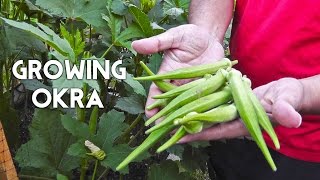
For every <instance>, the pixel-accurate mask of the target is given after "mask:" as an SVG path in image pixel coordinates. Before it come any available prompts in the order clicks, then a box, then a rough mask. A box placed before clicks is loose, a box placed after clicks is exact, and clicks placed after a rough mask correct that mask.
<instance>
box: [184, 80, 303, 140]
mask: <svg viewBox="0 0 320 180" xmlns="http://www.w3.org/2000/svg"><path fill="white" fill-rule="evenodd" d="M254 92H255V94H256V95H257V97H258V99H259V100H260V102H261V104H262V105H263V107H264V108H265V110H266V112H267V113H270V114H271V118H272V121H273V122H275V123H276V124H280V125H282V126H285V127H288V128H298V127H299V126H300V125H301V123H302V117H301V115H300V114H299V113H298V112H299V110H301V106H302V102H304V101H303V97H304V92H303V85H302V83H301V82H300V81H299V80H297V79H294V78H283V79H280V80H278V81H273V82H271V83H269V84H266V85H264V86H260V87H258V88H256V89H254ZM245 135H249V133H248V131H247V129H246V127H245V126H244V124H243V123H242V122H241V120H235V121H231V122H228V123H221V124H218V125H216V126H213V127H211V128H208V129H205V130H204V131H202V132H200V133H198V134H193V135H187V136H185V137H184V138H182V139H181V140H180V142H179V143H186V142H192V141H199V140H206V141H209V140H218V139H230V138H236V137H240V136H245Z"/></svg>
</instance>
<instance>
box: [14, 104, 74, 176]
mask: <svg viewBox="0 0 320 180" xmlns="http://www.w3.org/2000/svg"><path fill="white" fill-rule="evenodd" d="M29 130H30V134H31V140H30V141H29V142H28V143H26V144H24V145H22V146H21V148H20V149H19V150H18V152H17V154H16V157H15V159H16V160H17V162H18V163H19V166H20V167H21V168H36V169H41V170H45V171H46V172H47V174H50V177H55V176H56V174H57V173H68V172H70V171H71V170H72V169H74V168H76V167H77V166H78V163H79V159H78V158H75V157H72V156H69V155H68V154H67V151H68V148H69V147H70V145H71V144H73V143H74V142H75V138H74V137H73V136H72V135H71V134H70V133H68V132H67V131H66V130H65V129H64V128H63V126H62V124H61V121H60V112H59V111H56V110H48V109H41V110H39V109H37V110H36V111H35V114H34V118H33V121H32V124H31V126H30V128H29ZM34 173H37V172H34Z"/></svg>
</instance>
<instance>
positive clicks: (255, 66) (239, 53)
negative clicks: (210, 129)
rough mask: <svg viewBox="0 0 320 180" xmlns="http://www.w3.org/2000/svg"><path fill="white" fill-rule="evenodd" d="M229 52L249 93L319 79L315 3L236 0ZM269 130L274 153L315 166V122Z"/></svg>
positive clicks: (318, 128)
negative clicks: (277, 145)
mask: <svg viewBox="0 0 320 180" xmlns="http://www.w3.org/2000/svg"><path fill="white" fill-rule="evenodd" d="M230 50H231V55H232V58H233V59H238V60H239V64H238V65H237V67H236V68H237V69H239V70H240V71H241V72H242V73H243V74H246V75H247V76H248V77H249V78H250V79H251V80H252V83H253V86H254V87H257V86H260V85H263V84H266V83H269V82H271V81H274V80H278V79H280V78H284V77H294V78H306V77H310V76H314V75H317V74H320V1H319V0H304V1H301V0H237V6H236V11H235V17H234V26H233V31H232V37H231V43H230ZM319 83H320V82H319ZM319 93H320V92H319ZM275 130H276V133H277V135H278V137H279V141H280V144H281V149H280V153H282V154H284V155H287V156H289V157H292V158H295V159H300V160H305V161H310V162H320V116H303V120H302V124H301V127H299V128H297V129H296V128H292V129H290V128H285V127H281V126H278V127H276V128H275ZM264 135H265V134H264ZM265 139H266V142H267V144H268V145H269V147H271V148H274V147H273V144H272V142H271V140H270V138H269V137H268V136H266V135H265Z"/></svg>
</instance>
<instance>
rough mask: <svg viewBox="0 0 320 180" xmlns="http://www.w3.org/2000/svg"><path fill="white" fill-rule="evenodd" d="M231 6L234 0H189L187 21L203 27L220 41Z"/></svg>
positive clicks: (229, 17)
mask: <svg viewBox="0 0 320 180" xmlns="http://www.w3.org/2000/svg"><path fill="white" fill-rule="evenodd" d="M233 7H234V0H191V4H190V10H189V23H190V24H195V25H198V26H200V27H203V28H204V29H206V30H208V31H209V32H210V33H211V34H212V35H214V36H215V37H216V38H218V40H219V41H220V42H222V41H223V38H224V35H225V32H226V30H227V28H228V26H229V24H230V21H231V19H232V15H233Z"/></svg>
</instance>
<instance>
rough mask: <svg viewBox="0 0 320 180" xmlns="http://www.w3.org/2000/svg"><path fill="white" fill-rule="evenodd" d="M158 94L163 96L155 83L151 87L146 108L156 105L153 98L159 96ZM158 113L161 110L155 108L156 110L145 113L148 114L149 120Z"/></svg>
mask: <svg viewBox="0 0 320 180" xmlns="http://www.w3.org/2000/svg"><path fill="white" fill-rule="evenodd" d="M157 94H161V91H160V90H159V89H158V87H157V86H156V85H155V84H154V83H152V84H151V86H150V90H149V95H148V98H147V102H146V107H148V106H149V105H151V104H152V103H154V102H155V101H156V100H155V99H153V98H152V97H153V96H155V95H157ZM158 111H159V108H155V109H152V110H147V109H145V113H146V116H147V118H150V117H152V116H153V115H155V114H156V113H157V112H158Z"/></svg>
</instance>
